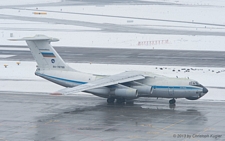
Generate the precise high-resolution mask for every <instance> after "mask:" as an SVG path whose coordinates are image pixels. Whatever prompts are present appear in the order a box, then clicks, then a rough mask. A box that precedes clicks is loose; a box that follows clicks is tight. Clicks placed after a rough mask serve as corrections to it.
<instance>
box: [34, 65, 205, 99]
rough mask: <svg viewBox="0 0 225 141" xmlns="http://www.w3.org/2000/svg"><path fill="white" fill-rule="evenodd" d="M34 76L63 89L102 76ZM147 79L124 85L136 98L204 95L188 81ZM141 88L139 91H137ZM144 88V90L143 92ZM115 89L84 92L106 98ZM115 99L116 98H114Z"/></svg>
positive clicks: (51, 72) (40, 73)
mask: <svg viewBox="0 0 225 141" xmlns="http://www.w3.org/2000/svg"><path fill="white" fill-rule="evenodd" d="M35 74H36V75H38V76H40V77H43V78H45V79H47V80H49V81H52V82H54V83H56V84H59V85H61V86H64V87H74V86H77V85H81V84H86V83H88V82H90V81H94V80H96V79H100V78H102V77H104V76H98V75H93V74H88V73H83V72H78V71H59V70H48V69H42V70H40V69H37V70H36V72H35ZM147 74H149V77H147V78H145V79H143V80H138V81H136V82H137V83H138V84H139V86H137V85H136V84H124V85H128V86H129V87H133V88H135V89H137V90H139V92H138V97H157V98H158V97H162V98H188V97H193V98H197V99H198V98H199V97H201V96H203V95H204V93H203V88H202V87H199V86H191V85H190V81H192V80H190V79H184V78H169V77H165V76H159V75H156V74H152V73H147ZM139 88H141V89H139ZM142 88H145V89H146V90H143V89H142ZM148 88H149V90H147V89H148ZM115 89H120V86H119V84H118V86H115V87H101V88H97V89H92V90H88V91H85V92H89V93H92V94H94V95H96V96H100V97H104V98H108V97H111V96H115V95H114V93H113V92H114V91H115ZM115 97H116V96H115Z"/></svg>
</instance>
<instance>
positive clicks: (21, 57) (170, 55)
mask: <svg viewBox="0 0 225 141" xmlns="http://www.w3.org/2000/svg"><path fill="white" fill-rule="evenodd" d="M3 46H4V45H3ZM3 46H0V55H11V57H7V58H0V60H12V61H34V59H33V56H32V55H31V53H30V51H28V50H27V51H23V50H10V48H13V49H15V48H18V49H21V48H22V49H28V48H27V47H26V46H20V47H18V46H4V47H7V48H9V50H1V47H3ZM55 49H56V51H57V52H58V53H59V55H60V56H61V57H62V58H63V59H64V60H65V62H69V63H100V64H134V65H159V66H163V65H164V66H192V67H225V52H224V51H220V52H219V51H187V50H185V51H183V50H155V49H154V50H144V49H115V48H114V49H113V48H88V47H85V48H81V47H73V48H71V47H55Z"/></svg>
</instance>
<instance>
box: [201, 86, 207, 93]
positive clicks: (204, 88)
mask: <svg viewBox="0 0 225 141" xmlns="http://www.w3.org/2000/svg"><path fill="white" fill-rule="evenodd" d="M202 88H203V93H204V94H206V93H208V89H207V88H206V87H204V86H202Z"/></svg>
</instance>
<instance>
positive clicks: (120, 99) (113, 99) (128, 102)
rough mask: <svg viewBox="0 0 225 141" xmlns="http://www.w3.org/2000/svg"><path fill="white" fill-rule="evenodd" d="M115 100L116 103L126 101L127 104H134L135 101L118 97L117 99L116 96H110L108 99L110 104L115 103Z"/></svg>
mask: <svg viewBox="0 0 225 141" xmlns="http://www.w3.org/2000/svg"><path fill="white" fill-rule="evenodd" d="M115 100H116V103H117V104H124V103H125V102H126V104H133V103H134V102H133V101H131V100H130V101H127V100H126V99H125V98H117V99H115V98H114V97H109V98H108V99H107V103H108V104H114V102H115Z"/></svg>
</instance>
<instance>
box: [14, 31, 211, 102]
mask: <svg viewBox="0 0 225 141" xmlns="http://www.w3.org/2000/svg"><path fill="white" fill-rule="evenodd" d="M14 40H17V41H23V40H24V41H26V42H27V45H28V47H29V48H30V51H31V53H32V55H33V57H34V59H35V60H36V62H37V64H38V65H37V69H36V71H35V75H37V76H40V77H42V78H44V79H47V80H49V81H51V82H54V83H56V84H58V85H61V86H64V87H66V88H64V89H62V90H59V91H57V93H60V94H63V95H68V94H69V95H72V94H75V93H78V92H88V93H91V94H93V95H96V96H99V97H103V98H107V102H108V103H109V104H112V103H114V102H115V100H116V102H117V103H120V104H121V103H125V102H127V103H128V102H132V101H133V100H134V99H137V98H139V97H156V98H170V99H171V100H169V104H175V103H176V100H175V99H177V98H186V99H188V100H197V99H199V98H201V97H202V96H203V95H205V94H206V93H207V92H208V90H207V88H205V87H204V86H203V85H201V84H200V83H198V82H197V81H195V80H191V79H186V78H169V77H166V76H161V75H157V74H153V73H151V72H142V71H126V72H123V73H119V74H115V75H111V76H108V75H97V74H89V73H84V72H80V71H78V70H75V69H73V68H71V67H69V66H68V65H67V64H66V63H65V62H64V61H63V59H62V58H61V57H60V56H59V54H58V53H57V52H56V51H55V49H54V48H53V47H52V46H51V44H50V43H51V42H56V41H59V40H58V39H57V38H50V37H47V36H45V35H36V36H34V37H25V38H22V39H14Z"/></svg>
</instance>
